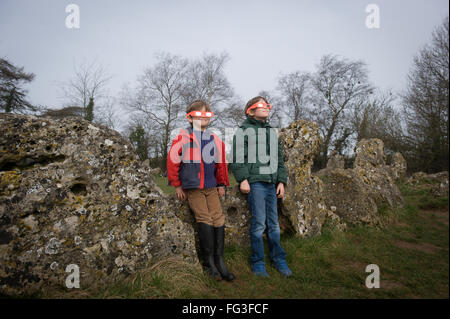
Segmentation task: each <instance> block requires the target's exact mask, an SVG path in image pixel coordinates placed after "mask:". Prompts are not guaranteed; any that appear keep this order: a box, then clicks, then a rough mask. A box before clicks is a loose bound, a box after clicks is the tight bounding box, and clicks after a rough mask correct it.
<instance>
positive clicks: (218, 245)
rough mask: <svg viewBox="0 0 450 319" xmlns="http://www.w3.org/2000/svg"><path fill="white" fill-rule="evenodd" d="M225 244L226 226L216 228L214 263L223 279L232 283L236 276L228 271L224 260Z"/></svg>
mask: <svg viewBox="0 0 450 319" xmlns="http://www.w3.org/2000/svg"><path fill="white" fill-rule="evenodd" d="M224 242H225V226H222V227H214V262H215V264H216V267H217V270H219V272H220V274H221V275H222V278H223V279H225V280H226V281H232V280H233V279H234V278H235V276H234V275H233V274H232V273H231V272H230V271H229V270H228V269H227V266H225V262H224V260H223V246H224Z"/></svg>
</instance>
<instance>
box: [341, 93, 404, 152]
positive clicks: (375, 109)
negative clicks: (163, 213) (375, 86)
mask: <svg viewBox="0 0 450 319" xmlns="http://www.w3.org/2000/svg"><path fill="white" fill-rule="evenodd" d="M395 100H396V96H395V95H394V94H392V92H391V91H386V92H383V91H380V90H376V91H375V92H374V94H372V95H371V96H370V97H369V98H364V99H363V100H361V103H357V104H356V105H355V107H354V108H353V110H352V113H350V114H349V116H348V123H350V124H351V125H350V126H349V128H351V131H352V133H354V134H355V138H356V141H360V140H361V139H363V138H366V139H367V138H379V139H381V140H383V142H384V145H385V148H386V151H387V152H398V151H401V152H403V151H404V146H403V145H404V133H403V129H402V125H401V123H402V118H401V114H400V112H398V111H397V110H396V109H395V108H394V102H395Z"/></svg>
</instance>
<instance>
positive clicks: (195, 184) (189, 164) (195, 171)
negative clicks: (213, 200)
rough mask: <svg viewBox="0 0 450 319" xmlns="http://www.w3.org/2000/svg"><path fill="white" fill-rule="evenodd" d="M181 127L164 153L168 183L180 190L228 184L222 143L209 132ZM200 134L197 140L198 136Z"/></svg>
mask: <svg viewBox="0 0 450 319" xmlns="http://www.w3.org/2000/svg"><path fill="white" fill-rule="evenodd" d="M196 133H197V134H195V133H194V131H193V129H192V127H189V128H186V129H181V130H180V133H179V134H178V136H177V137H176V138H175V139H174V140H173V141H172V145H171V147H170V150H169V154H168V156H167V178H168V180H169V185H171V186H174V187H178V186H181V187H182V188H183V189H193V188H196V189H203V188H210V187H215V186H229V185H230V182H229V180H228V167H227V163H226V160H225V144H224V143H223V142H222V140H220V138H218V137H217V136H216V135H215V134H214V133H210V132H209V131H205V132H203V133H202V134H201V135H199V134H198V133H199V132H196ZM200 136H202V137H203V138H201V140H200V141H199V137H200Z"/></svg>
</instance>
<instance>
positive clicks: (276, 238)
mask: <svg viewBox="0 0 450 319" xmlns="http://www.w3.org/2000/svg"><path fill="white" fill-rule="evenodd" d="M248 203H249V205H250V210H251V213H252V217H251V220H250V244H251V247H252V255H251V257H250V262H251V264H252V266H255V265H258V264H261V265H264V242H263V233H264V230H265V229H266V228H267V239H268V244H269V257H270V259H271V260H272V262H273V263H274V264H278V263H279V262H282V261H286V252H285V251H284V249H283V248H282V247H281V244H280V226H279V224H278V211H277V194H276V189H275V185H274V184H271V183H265V182H256V183H252V184H250V193H249V194H248Z"/></svg>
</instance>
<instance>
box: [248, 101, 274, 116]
mask: <svg viewBox="0 0 450 319" xmlns="http://www.w3.org/2000/svg"><path fill="white" fill-rule="evenodd" d="M259 107H266V108H268V109H269V110H270V109H272V105H270V104H267V103H266V102H264V101H261V102H256V103H255V104H253V105H252V106H250V107H249V108H248V109H247V111H246V112H245V114H248V111H250V110H253V109H256V108H259Z"/></svg>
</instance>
